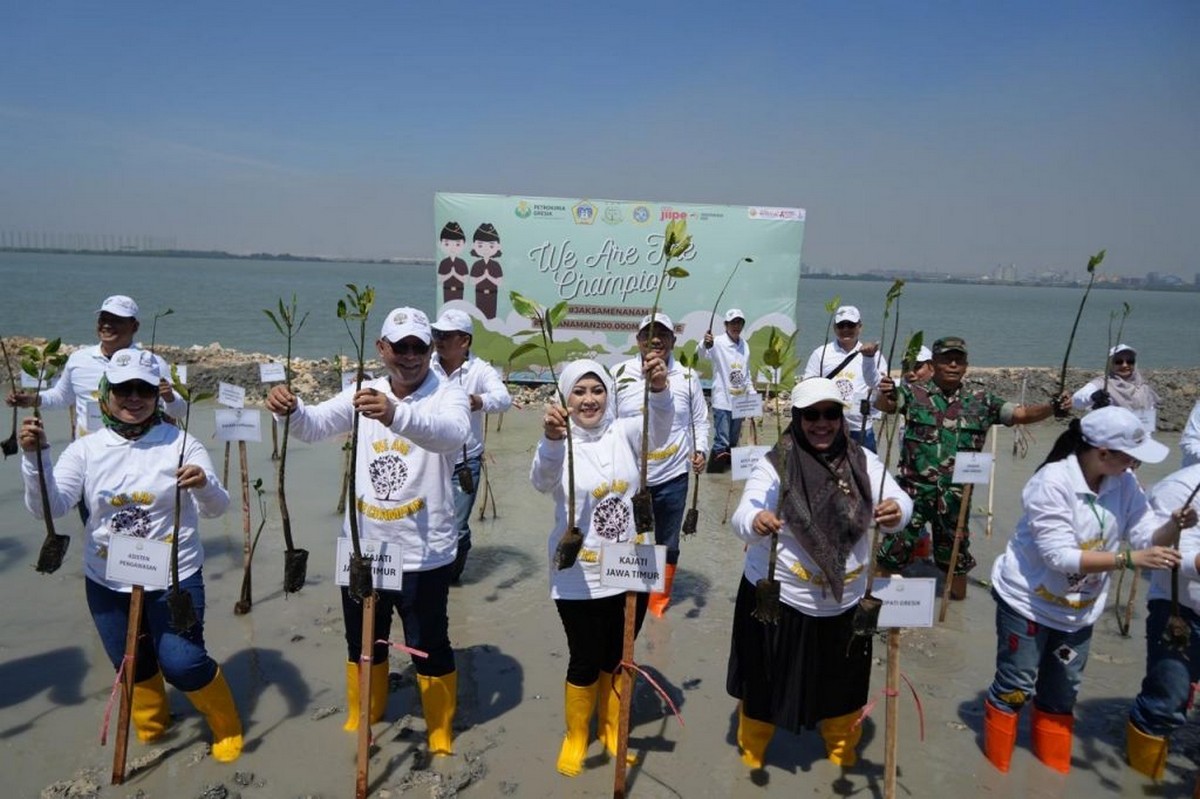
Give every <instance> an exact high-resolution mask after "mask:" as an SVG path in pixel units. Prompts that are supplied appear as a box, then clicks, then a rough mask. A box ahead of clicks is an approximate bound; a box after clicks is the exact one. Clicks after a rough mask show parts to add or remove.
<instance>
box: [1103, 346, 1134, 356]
mask: <svg viewBox="0 0 1200 799" xmlns="http://www.w3.org/2000/svg"><path fill="white" fill-rule="evenodd" d="M1118 352H1132V353H1133V354H1134V355H1137V350H1135V349H1134V348H1133V347H1131V346H1129V345H1128V344H1118V345H1117V346H1115V347H1113V348H1112V349H1111V350H1109V351H1108V357H1110V358H1111V357H1112V356H1114V355H1116V354H1117V353H1118Z"/></svg>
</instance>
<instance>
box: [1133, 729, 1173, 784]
mask: <svg viewBox="0 0 1200 799" xmlns="http://www.w3.org/2000/svg"><path fill="white" fill-rule="evenodd" d="M1125 751H1126V754H1127V755H1128V757H1129V765H1130V766H1131V767H1132V768H1133V770H1134V771H1138V772H1141V773H1142V774H1145V775H1146V776H1147V777H1149V778H1150V779H1152V780H1154V781H1155V782H1158V781H1159V780H1161V779H1162V778H1163V774H1164V773H1166V770H1167V739H1166V738H1160V737H1159V736H1157V735H1150V734H1149V733H1145V732H1142V731H1141V730H1139V729H1138V728H1137V727H1136V726H1134V723H1133V722H1132V721H1126V722H1125Z"/></svg>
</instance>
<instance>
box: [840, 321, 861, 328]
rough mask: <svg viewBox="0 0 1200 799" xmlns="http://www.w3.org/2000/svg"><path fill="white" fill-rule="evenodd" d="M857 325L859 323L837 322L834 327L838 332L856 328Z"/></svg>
mask: <svg viewBox="0 0 1200 799" xmlns="http://www.w3.org/2000/svg"><path fill="white" fill-rule="evenodd" d="M859 324H860V323H859V322H838V323H837V324H836V325H834V327H836V328H837V329H838V330H848V329H850V328H852V327H858V326H859Z"/></svg>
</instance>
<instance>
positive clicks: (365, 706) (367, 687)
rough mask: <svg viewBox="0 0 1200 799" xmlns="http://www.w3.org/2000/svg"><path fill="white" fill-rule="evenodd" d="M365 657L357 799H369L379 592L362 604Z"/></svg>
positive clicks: (361, 677) (360, 671)
mask: <svg viewBox="0 0 1200 799" xmlns="http://www.w3.org/2000/svg"><path fill="white" fill-rule="evenodd" d="M362 606H363V610H362V655H361V656H360V657H359V660H358V755H357V760H356V766H355V775H354V799H366V797H367V793H368V786H367V782H368V775H369V769H370V762H369V760H370V756H371V655H372V653H373V652H374V650H375V592H374V591H372V592H371V593H370V594H368V595H367V596H365V597H364V598H363V601H362Z"/></svg>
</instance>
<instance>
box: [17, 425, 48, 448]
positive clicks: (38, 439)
mask: <svg viewBox="0 0 1200 799" xmlns="http://www.w3.org/2000/svg"><path fill="white" fill-rule="evenodd" d="M20 441H21V449H23V450H25V451H26V452H37V451H38V450H39V449H45V448H46V447H48V446H50V443H49V442H48V441H46V434H45V432H43V430H42V420H41V419H38V418H37V417H35V416H28V417H26V418H25V419H24V420H22V422H21V436H20Z"/></svg>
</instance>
